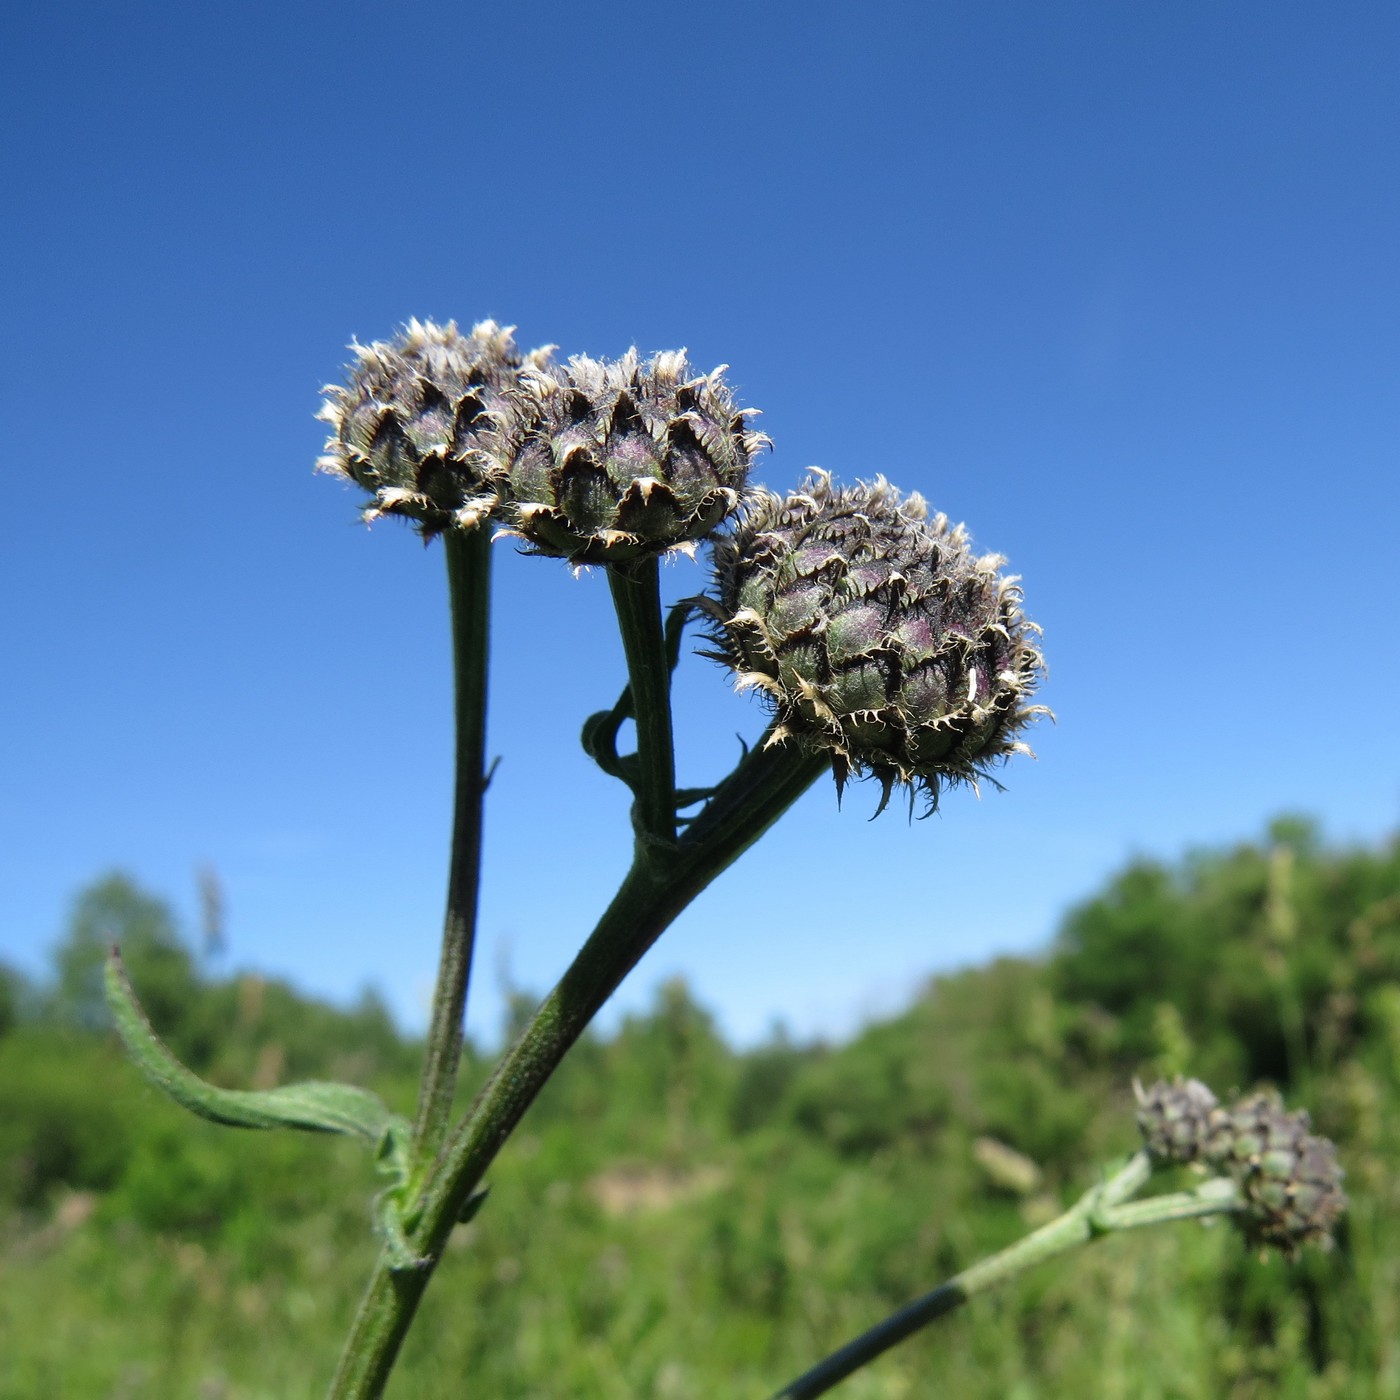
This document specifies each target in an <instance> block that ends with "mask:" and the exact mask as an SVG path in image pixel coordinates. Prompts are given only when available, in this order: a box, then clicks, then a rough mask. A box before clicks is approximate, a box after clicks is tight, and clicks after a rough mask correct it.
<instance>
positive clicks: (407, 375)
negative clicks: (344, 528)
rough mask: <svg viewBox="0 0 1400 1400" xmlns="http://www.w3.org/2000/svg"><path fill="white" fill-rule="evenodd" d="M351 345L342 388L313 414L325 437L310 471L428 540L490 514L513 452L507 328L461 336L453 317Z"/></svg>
mask: <svg viewBox="0 0 1400 1400" xmlns="http://www.w3.org/2000/svg"><path fill="white" fill-rule="evenodd" d="M352 349H353V350H354V352H355V357H356V358H355V363H354V364H353V365H350V366H349V367H348V368H349V376H348V382H347V383H346V384H345V385H343V386H342V385H335V384H331V385H327V386H326V388H325V389H324V390H323V393H324V394H325V396H326V401H325V403H324V404H323V405H322V407H321V411H320V413H318V414H317V417H318V418H321V419H322V420H324V421H325V422H327V423H329V424H330V426H331V432H330V436H329V437H328V438H327V439H326V446H325V455H324V456H322V457H321V458H320V460H319V461H318V462H317V463H316V465H317V468H318V469H319V470H321V471H325V472H330V473H331V474H332V475H335V476H343V477H348V478H349V479H350V480H352V481H354V482H356V483H357V484H358V485H360V486H362V487H364V489H365V490H366V491H368V492H370V493H371V495H372V496H373V500H372V501H371V503H370V504H369V505H368V506H367V507H366V508H365V510H364V518H365V519H366V520H374V519H376V518H377V517H379V516H381V515H400V516H405V517H407V518H408V519H410V520H412V521H413V522H414V523H415V524H416V525H417V527H418V529H419V531H420V532H421V533H422V535H423V537H424V539H425V540H426V539H431V538H432V536H433V535H435V534H438V533H440V532H441V531H443V530H445V529H448V528H450V527H456V528H459V529H470V528H472V527H473V526H475V525H477V524H478V523H480V522H481V521H482V520H484V519H485V518H486V517H488V516H489V515H491V514H492V513H493V512H494V511H495V510H496V509H497V507H498V505H499V502H500V493H501V490H502V487H503V485H504V483H505V477H506V470H507V467H508V465H509V462H510V459H511V456H512V455H513V450H514V447H513V443H512V442H511V440H510V439H509V438H508V437H507V435H506V431H505V430H506V428H507V426H508V425H509V424H510V423H511V422H512V418H511V415H510V414H509V413H508V412H507V411H506V403H507V395H508V394H509V393H510V391H511V389H512V388H513V387H514V386H515V383H516V380H517V377H518V374H519V372H520V368H521V364H522V359H521V356H520V355H519V353H518V352H517V351H516V348H515V341H514V340H513V339H512V337H511V328H509V327H501V326H498V325H497V324H496V323H495V322H494V321H482V322H481V323H480V324H479V325H477V326H474V327H473V328H472V332H471V334H470V335H465V336H464V335H462V334H461V333H460V332H459V331H458V329H457V326H456V323H455V322H452V321H449V322H448V323H447V324H446V325H445V326H439V325H435V324H434V323H433V322H431V321H417V320H413V321H410V322H409V323H408V325H407V326H406V327H404V329H403V331H402V332H401V333H400V334H399V335H397V336H396V337H395V338H394V339H393V340H387V341H385V340H377V341H375V342H374V343H373V344H372V345H359V344H356V345H353V346H352ZM548 355H549V352H548V350H537V351H534V352H532V353H531V355H529V356H528V357H526V360H525V363H529V364H532V365H539V364H542V363H543V362H544V361H545V360H546V359H547V358H548Z"/></svg>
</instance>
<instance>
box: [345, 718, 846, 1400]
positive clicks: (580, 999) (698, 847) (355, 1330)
mask: <svg viewBox="0 0 1400 1400" xmlns="http://www.w3.org/2000/svg"><path fill="white" fill-rule="evenodd" d="M765 737H766V736H765ZM826 767H827V761H826V760H825V759H822V758H816V757H813V756H812V755H810V754H807V753H804V752H803V751H802V750H800V749H798V748H797V747H796V746H795V745H791V744H782V745H776V746H774V747H772V748H764V747H763V746H762V744H761V743H760V745H759V746H758V747H757V748H755V749H753V750H752V751H751V752H750V753H748V754H747V755H745V757H744V758H743V760H742V761H741V762H740V763H739V765H738V766H737V767H736V768H735V769H734V771H733V772H732V773H731V774H730V775H729V777H727V778H726V779H725V780H724V782H723V783H721V784H720V786H719V787H718V788H717V789H716V791H715V795H714V796H713V797H712V798H711V799H710V802H709V804H708V805H707V807H706V808H705V810H704V812H702V813H701V815H700V818H699V819H698V820H697V821H696V822H695V823H693V824H692V826H691V827H690V828H689V830H688V831H687V832H686V834H685V836H684V837H682V838H681V840H680V841H679V843H678V844H677V846H676V849H675V855H674V859H672V860H669V861H667V862H665V863H664V864H659V863H657V862H655V861H653V860H651V859H649V858H648V857H647V855H646V853H645V852H644V851H642V850H640V849H639V851H638V855H637V859H636V860H635V861H634V862H633V866H632V869H631V870H630V871H629V872H628V874H627V877H626V878H625V879H624V880H623V882H622V885H621V887H620V888H619V890H618V892H617V894H616V896H615V897H614V899H613V901H612V903H611V904H610V905H609V906H608V909H607V911H606V913H604V915H603V917H602V919H601V920H600V921H599V923H598V926H597V927H596V928H595V929H594V931H593V933H592V934H591V935H590V936H589V938H588V941H587V942H586V943H585V944H584V946H583V948H582V949H580V951H579V953H578V956H577V957H576V958H575V959H574V961H573V963H572V964H571V966H570V967H569V970H568V971H567V972H566V973H565V974H564V976H563V977H562V978H561V979H560V981H559V984H558V986H556V987H555V988H554V990H553V991H552V992H551V993H550V994H549V996H548V997H546V998H545V1000H544V1002H543V1003H542V1004H541V1005H540V1007H539V1009H538V1010H537V1011H536V1012H535V1014H534V1017H533V1018H532V1019H531V1021H530V1024H529V1025H528V1026H527V1027H526V1028H525V1030H524V1031H523V1032H522V1034H521V1036H520V1038H519V1039H518V1040H517V1041H516V1043H515V1044H514V1045H513V1046H512V1047H511V1048H510V1050H509V1051H507V1053H506V1055H505V1057H504V1058H503V1059H502V1061H501V1063H500V1064H499V1065H498V1066H497V1068H496V1070H495V1073H494V1074H493V1075H492V1076H491V1079H490V1080H489V1081H488V1082H487V1084H486V1087H485V1088H484V1089H483V1090H482V1091H481V1093H480V1095H479V1096H478V1097H477V1101H476V1103H475V1104H474V1105H473V1108H472V1111H471V1112H470V1114H469V1115H468V1116H467V1118H466V1120H465V1121H464V1122H463V1123H462V1124H461V1125H460V1126H459V1127H458V1128H457V1130H456V1132H455V1133H453V1135H452V1137H451V1139H450V1140H449V1142H448V1144H447V1146H446V1148H445V1149H444V1151H443V1153H442V1154H441V1156H440V1157H439V1158H438V1160H437V1162H436V1164H435V1166H434V1170H433V1173H432V1175H431V1176H430V1177H429V1179H428V1182H427V1185H426V1186H425V1188H424V1190H423V1193H422V1195H421V1197H420V1198H419V1202H418V1210H417V1213H416V1219H415V1220H414V1222H413V1225H412V1229H411V1233H410V1243H411V1245H412V1247H413V1249H414V1250H415V1251H416V1252H417V1254H418V1256H419V1258H420V1260H421V1267H419V1268H417V1269H414V1270H402V1269H395V1268H394V1267H393V1262H392V1260H391V1258H390V1256H389V1254H388V1253H387V1251H386V1252H385V1253H383V1254H381V1256H380V1258H379V1261H378V1263H377V1264H376V1265H375V1270H374V1274H373V1275H372V1277H371V1279H370V1282H369V1286H368V1288H367V1290H366V1293H365V1297H364V1299H363V1301H362V1303H361V1305H360V1311H359V1314H358V1315H357V1316H356V1319H355V1323H354V1325H353V1327H352V1330H351V1334H350V1338H349V1340H348V1342H347V1344H346V1349H345V1352H344V1355H343V1357H342V1359H341V1365H340V1370H339V1372H338V1373H337V1375H336V1379H335V1381H334V1383H333V1385H332V1387H331V1391H330V1395H331V1400H374V1397H377V1396H379V1395H381V1394H382V1392H383V1388H384V1385H385V1383H386V1381H387V1380H388V1377H389V1372H390V1370H391V1369H392V1367H393V1364H394V1359H395V1357H396V1356H397V1355H398V1350H399V1347H400V1346H401V1344H402V1342H403V1339H404V1336H405V1335H406V1334H407V1332H408V1328H409V1325H410V1323H411V1322H412V1320H413V1315H414V1312H415V1311H416V1309H417V1306H418V1302H419V1300H420V1299H421V1297H422V1296H423V1292H424V1290H425V1289H426V1288H427V1286H428V1280H429V1278H430V1277H431V1275H432V1271H433V1269H434V1268H435V1267H436V1265H437V1262H438V1260H439V1259H440V1258H441V1256H442V1251H443V1249H444V1248H445V1247H446V1244H447V1238H448V1236H449V1234H450V1233H451V1231H452V1226H453V1224H454V1223H455V1222H456V1221H457V1219H458V1218H459V1216H460V1215H461V1213H462V1210H463V1208H464V1207H465V1206H466V1205H467V1202H468V1201H469V1200H470V1198H471V1196H472V1193H473V1192H474V1191H475V1190H476V1188H477V1187H478V1185H479V1184H480V1182H481V1179H482V1177H483V1176H484V1175H485V1173H486V1170H487V1168H488V1167H489V1166H490V1164H491V1162H492V1161H493V1160H494V1159H495V1156H496V1154H497V1153H498V1152H499V1151H500V1149H501V1146H502V1144H503V1143H504V1142H505V1140H506V1138H507V1137H508V1136H509V1135H510V1133H511V1130H512V1129H513V1128H514V1127H515V1125H516V1124H517V1123H519V1121H520V1119H521V1117H522V1116H523V1115H524V1113H525V1110H526V1109H527V1108H529V1106H530V1104H531V1103H533V1102H534V1099H535V1097H536V1095H538V1093H539V1091H540V1090H541V1089H542V1088H543V1087H544V1084H545V1082H546V1081H547V1080H548V1079H549V1077H550V1075H551V1074H553V1072H554V1070H555V1069H556V1068H557V1067H558V1065H559V1062H560V1061H561V1060H562V1059H563V1058H564V1056H565V1054H566V1053H567V1052H568V1050H569V1048H570V1047H571V1046H572V1045H573V1044H574V1042H575V1041H576V1040H577V1039H578V1037H579V1036H580V1035H581V1034H582V1032H583V1029H584V1027H585V1026H587V1025H588V1023H589V1021H591V1020H592V1019H593V1017H594V1015H595V1014H596V1013H597V1012H598V1010H599V1008H600V1007H601V1006H602V1005H603V1003H604V1002H605V1001H606V1000H607V999H608V997H610V996H611V995H612V993H613V992H614V991H615V990H616V988H617V986H618V984H619V983H620V982H621V981H622V979H623V978H624V977H625V976H626V975H627V973H628V972H630V971H631V970H632V968H633V967H635V966H636V964H637V962H638V961H639V959H640V958H641V957H642V955H643V954H644V953H645V952H646V951H647V949H648V948H650V947H651V945H652V944H653V943H654V942H655V941H656V939H657V938H658V937H659V936H660V934H661V933H662V932H663V931H664V930H665V929H666V928H667V926H668V925H669V924H670V923H671V922H672V920H674V919H675V917H676V915H677V914H679V913H680V912H681V910H683V909H684V908H685V907H686V905H688V904H689V903H690V902H691V900H693V899H694V898H695V897H696V895H698V894H699V893H700V892H701V890H703V889H704V888H705V887H706V886H707V885H708V884H709V883H710V882H711V881H712V880H713V879H714V878H715V877H716V876H717V875H719V874H720V873H721V872H722V871H723V870H725V869H726V868H727V867H728V866H730V865H731V864H733V862H734V861H735V860H737V859H738V858H739V856H741V855H742V854H743V853H744V851H746V850H747V849H748V848H749V847H750V846H751V845H752V844H753V843H754V842H755V841H757V840H758V838H759V837H760V836H762V835H763V833H764V832H765V831H767V830H768V828H769V827H770V826H772V825H773V823H774V822H775V821H777V820H778V818H779V817H780V816H782V814H783V813H784V812H785V811H787V809H788V808H789V807H790V806H792V804H793V803H794V802H795V801H796V800H797V799H798V798H799V797H800V796H801V795H802V794H803V793H804V792H805V791H806V790H807V789H808V788H809V787H810V786H811V785H812V783H813V781H814V780H815V779H816V778H817V777H818V776H819V775H820V773H821V772H822V771H823V770H824V769H825V768H826Z"/></svg>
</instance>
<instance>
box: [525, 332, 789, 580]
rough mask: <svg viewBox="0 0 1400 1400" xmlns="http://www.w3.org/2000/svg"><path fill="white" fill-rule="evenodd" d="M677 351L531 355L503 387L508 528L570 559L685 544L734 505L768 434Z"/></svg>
mask: <svg viewBox="0 0 1400 1400" xmlns="http://www.w3.org/2000/svg"><path fill="white" fill-rule="evenodd" d="M725 368H727V367H726V366H724V365H721V366H720V367H719V368H718V369H716V370H714V371H712V372H711V373H710V374H705V375H696V374H694V373H693V371H692V370H691V368H690V366H689V365H688V364H687V363H686V358H685V352H684V351H683V350H672V351H666V352H664V353H662V354H659V355H656V356H654V357H653V358H652V359H650V360H648V361H646V362H645V363H643V362H641V361H640V360H639V359H638V357H637V352H636V351H635V350H629V351H628V352H627V354H626V355H624V356H623V357H622V358H621V359H620V360H613V361H608V360H594V359H590V358H589V357H588V356H586V355H576V356H574V357H573V358H571V359H570V360H569V362H568V364H567V365H566V366H563V367H555V366H548V365H543V364H539V365H527V366H526V367H525V368H524V369H522V371H521V374H520V382H519V389H518V391H517V392H515V393H513V394H512V395H511V409H512V413H513V422H512V425H511V427H510V429H509V435H510V436H511V438H512V439H513V441H514V443H515V444H516V449H517V450H516V451H515V453H514V456H513V458H512V461H511V465H510V471H509V494H510V507H509V512H508V516H507V519H508V522H509V525H510V529H509V530H508V531H507V533H509V534H513V535H516V536H518V537H519V538H521V539H523V540H525V541H526V542H527V543H528V544H530V545H531V546H533V547H534V549H536V550H538V551H539V552H541V553H544V554H553V555H556V556H559V557H561V558H564V559H568V560H570V561H572V562H573V563H575V564H597V563H616V562H620V561H623V560H627V559H635V558H639V557H642V556H645V555H648V554H652V555H655V554H662V553H665V552H667V551H669V550H673V549H682V550H687V551H690V550H693V549H694V545H695V542H696V541H697V540H701V539H704V538H705V537H706V536H708V535H709V534H710V532H711V531H712V530H713V529H714V528H715V526H716V525H718V524H719V523H720V521H722V520H723V519H724V518H725V517H726V516H727V515H729V514H730V513H731V512H732V511H733V510H734V507H735V505H736V504H737V502H738V500H739V494H740V492H741V491H742V490H743V487H744V482H745V481H746V480H747V477H748V472H749V464H750V462H751V460H752V458H753V456H754V455H755V453H756V452H757V451H758V449H759V448H760V447H761V446H764V445H765V444H766V443H767V441H768V439H767V438H766V437H764V436H763V434H761V433H755V432H750V431H749V430H748V428H747V427H746V419H747V418H749V417H750V416H751V415H752V414H753V413H755V412H756V410H754V409H740V408H738V407H737V406H736V405H735V402H734V397H733V394H732V393H731V392H730V389H729V387H728V386H727V385H726V384H725V383H724V380H723V378H722V377H721V376H722V374H723V371H724V369H725Z"/></svg>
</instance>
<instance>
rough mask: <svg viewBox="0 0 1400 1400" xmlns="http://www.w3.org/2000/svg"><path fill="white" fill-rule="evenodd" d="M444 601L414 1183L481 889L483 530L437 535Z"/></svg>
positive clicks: (444, 1116) (446, 1081)
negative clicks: (448, 677)
mask: <svg viewBox="0 0 1400 1400" xmlns="http://www.w3.org/2000/svg"><path fill="white" fill-rule="evenodd" d="M442 540H443V545H444V550H443V552H444V554H445V556H446V559H447V589H448V596H449V599H450V602H451V618H452V624H451V625H452V665H453V680H454V695H455V701H454V704H455V718H456V727H457V750H456V762H455V780H454V789H453V804H452V849H451V854H450V856H449V861H448V873H447V910H446V914H445V916H444V919H443V929H442V951H441V954H440V956H439V960H438V976H437V985H436V987H435V989H434V991H433V1009H432V1020H431V1022H430V1024H429V1029H428V1047H427V1056H426V1058H425V1060H424V1063H423V1077H422V1082H421V1084H420V1087H419V1092H418V1113H417V1117H416V1119H415V1120H414V1124H413V1146H412V1157H411V1160H412V1162H413V1164H414V1173H415V1176H416V1178H417V1179H418V1180H420V1181H421V1180H422V1179H423V1178H424V1177H426V1175H427V1171H428V1167H429V1164H430V1163H431V1162H432V1160H433V1158H435V1157H436V1156H437V1154H438V1152H439V1151H440V1149H441V1147H442V1144H443V1140H444V1139H445V1138H446V1136H447V1130H448V1127H449V1125H450V1123H451V1115H452V1099H453V1095H454V1094H455V1093H456V1090H457V1073H458V1070H459V1068H460V1066H461V1061H462V1036H463V1029H462V1020H463V1015H464V1013H465V1011H466V1004H467V987H468V984H469V983H470V981H471V965H472V947H473V944H474V943H475V941H476V914H477V896H478V892H479V889H480V884H481V824H482V801H483V798H484V797H485V793H486V672H487V658H488V647H489V640H490V614H491V537H490V534H489V533H488V532H487V530H485V529H484V528H477V529H475V530H447V531H445V532H444V534H443V536H442Z"/></svg>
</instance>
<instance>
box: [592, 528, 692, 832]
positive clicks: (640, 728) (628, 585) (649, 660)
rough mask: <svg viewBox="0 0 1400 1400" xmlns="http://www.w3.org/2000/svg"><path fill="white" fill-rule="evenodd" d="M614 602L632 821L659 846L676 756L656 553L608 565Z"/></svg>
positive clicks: (672, 805) (667, 823) (670, 809)
mask: <svg viewBox="0 0 1400 1400" xmlns="http://www.w3.org/2000/svg"><path fill="white" fill-rule="evenodd" d="M608 586H609V587H610V588H611V589H612V598H613V607H614V609H615V610H616V612H617V624H618V629H619V631H620V632H621V633H622V649H623V652H624V654H625V655H626V657H627V677H628V681H629V683H630V685H631V689H632V714H633V718H634V719H635V720H636V723H637V757H638V758H639V759H640V761H641V762H640V769H641V771H640V775H639V780H638V785H637V791H636V808H635V814H634V822H635V825H636V828H637V832H638V835H639V836H640V837H642V838H643V839H644V840H645V841H646V842H647V843H648V844H650V845H651V846H652V847H654V848H656V849H659V850H666V849H669V847H670V846H672V845H673V844H674V842H675V839H676V758H675V745H674V743H673V741H672V736H671V666H670V660H669V658H668V656H667V652H666V631H665V627H664V625H663V623H662V620H661V577H660V572H659V566H658V564H657V561H656V556H655V555H649V556H648V557H646V558H645V559H638V560H635V561H633V562H630V563H627V564H614V565H612V566H610V567H609V569H608Z"/></svg>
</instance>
